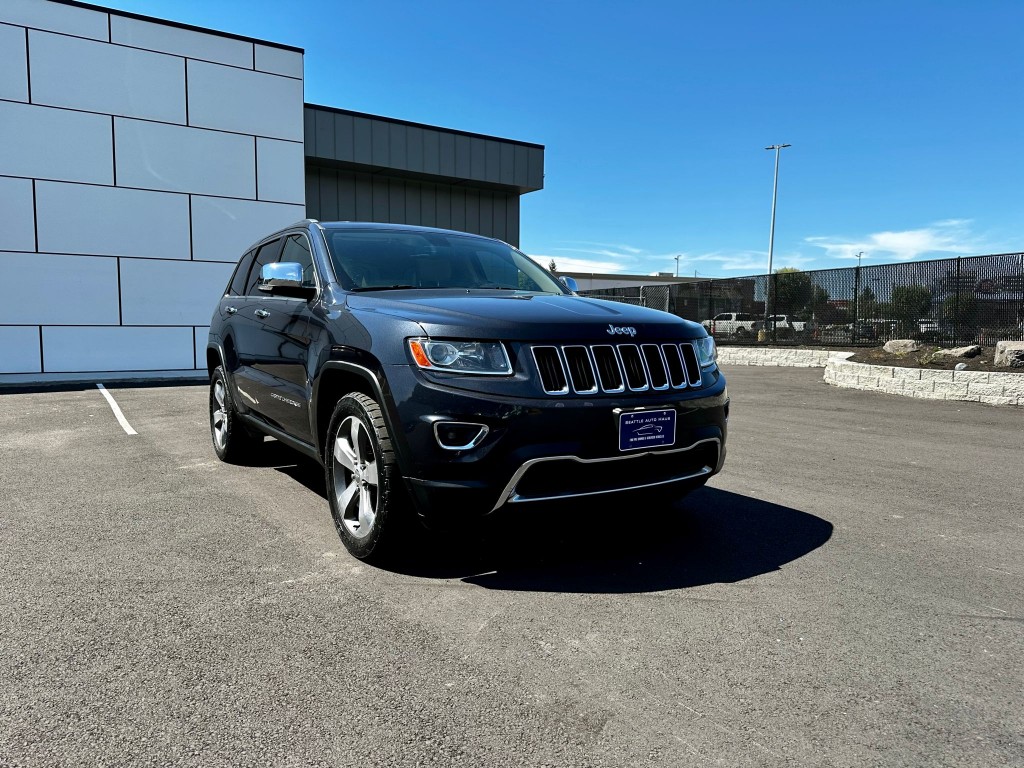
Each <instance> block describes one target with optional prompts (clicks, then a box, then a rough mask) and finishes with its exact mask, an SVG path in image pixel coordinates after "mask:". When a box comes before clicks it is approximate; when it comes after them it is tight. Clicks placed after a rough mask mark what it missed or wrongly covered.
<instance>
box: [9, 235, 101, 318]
mask: <svg viewBox="0 0 1024 768" xmlns="http://www.w3.org/2000/svg"><path fill="white" fill-rule="evenodd" d="M0 275H3V280H4V298H3V301H0V325H26V324H34V325H117V324H118V322H119V315H120V313H119V311H118V292H117V259H108V258H103V257H97V256H54V255H51V254H47V253H0Z"/></svg>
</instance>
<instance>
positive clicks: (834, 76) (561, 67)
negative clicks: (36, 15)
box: [106, 0, 1024, 276]
mask: <svg viewBox="0 0 1024 768" xmlns="http://www.w3.org/2000/svg"><path fill="white" fill-rule="evenodd" d="M106 4H107V5H109V6H111V7H115V8H121V9H124V10H129V11H134V12H136V13H144V14H148V15H153V16H158V17H161V18H167V19H173V20H176V21H182V22H185V23H190V24H197V25H200V26H206V27H211V28H215V29H223V30H226V31H230V32H235V33H238V34H245V35H250V36H252V37H258V38H265V39H270V40H276V41H278V42H283V43H288V44H291V45H297V46H301V47H303V48H305V49H306V100H307V101H310V102H313V103H319V104H327V105H330V106H336V107H343V108H346V109H353V110H357V111H361V112H369V113H373V114H380V115H386V116H389V117H396V118H401V119H405V120H412V121H417V122H423V123H429V124H434V125H441V126H445V127H450V128H458V129H462V130H467V131H474V132H478V133H485V134H493V135H497V136H505V137H508V138H514V139H521V140H524V141H532V142H537V143H540V144H544V145H545V146H546V148H547V151H546V164H545V189H544V190H542V191H540V192H534V193H532V194H530V195H527V196H525V197H524V198H523V205H522V242H521V245H522V248H523V250H525V251H526V252H527V253H529V254H531V255H533V256H535V257H536V258H537V259H538V260H543V261H544V263H545V264H546V263H547V261H548V259H549V258H554V259H555V261H556V262H557V263H558V266H559V268H560V269H562V270H570V269H579V270H581V271H607V272H630V273H640V274H646V273H650V272H655V271H668V272H671V271H674V270H675V264H676V262H675V259H674V257H675V256H676V255H681V257H682V258H681V259H680V262H679V263H680V274H690V275H692V274H694V273H696V274H699V275H701V276H735V275H743V274H754V273H759V272H764V271H765V270H766V268H767V252H768V229H769V219H770V213H771V193H772V172H773V163H774V160H773V153H772V152H766V151H765V150H764V147H766V146H768V145H769V144H775V143H789V144H792V145H793V146H792V147H791V148H789V149H785V150H783V152H782V157H781V166H780V174H779V197H778V215H777V221H776V232H775V259H774V266H775V267H776V268H778V267H785V266H793V267H799V268H801V269H820V268H826V267H832V266H849V265H850V264H852V263H853V262H852V261H851V260H850V257H851V256H852V255H853V254H855V253H856V252H858V251H863V252H864V254H865V255H864V263H865V264H883V263H892V262H897V261H906V260H912V259H927V258H941V257H945V256H949V255H954V254H972V255H973V254H982V253H999V252H1008V251H1020V250H1024V114H1022V113H1024V99H1022V96H1024V56H1021V55H1020V39H1021V35H1022V33H1024V2H1020V1H1019V0H1005V1H1000V0H975V1H974V2H967V1H966V0H956V1H951V0H931V1H930V2H914V1H912V0H906V1H905V2H900V0H888V1H887V2H875V1H874V0H858V1H857V2H840V1H839V0H834V1H833V0H817V1H816V2H812V1H807V2H787V1H786V0H774V1H773V2H767V1H765V2H753V1H747V2H739V1H733V2H730V1H728V0H721V1H719V2H707V0H703V1H702V2H632V3H622V2H619V3H609V2H582V1H581V2H557V1H551V2H533V1H532V0H521V1H520V2H516V3H490V2H479V1H477V2H470V1H465V2H463V1H457V0H436V1H435V2H388V0H374V1H372V2H371V1H370V0H348V1H345V2H328V1H321V0H308V1H304V0H290V1H288V2H286V1H285V0H277V2H269V1H268V0H218V2H209V1H208V0H112V1H111V2H108V3H106Z"/></svg>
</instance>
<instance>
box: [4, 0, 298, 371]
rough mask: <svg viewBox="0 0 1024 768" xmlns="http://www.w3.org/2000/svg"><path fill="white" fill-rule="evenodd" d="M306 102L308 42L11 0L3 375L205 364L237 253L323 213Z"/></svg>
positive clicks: (7, 1)
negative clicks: (313, 198) (311, 173)
mask: <svg viewBox="0 0 1024 768" xmlns="http://www.w3.org/2000/svg"><path fill="white" fill-rule="evenodd" d="M186 75H187V77H186ZM193 80H194V82H193ZM302 109H303V104H302V53H301V52H299V51H295V50H290V49H285V48H281V47H279V46H275V45H273V44H271V43H260V42H255V41H252V40H248V39H242V38H236V37H233V36H231V35H224V34H218V33H216V32H202V31H197V30H191V29H183V28H180V27H177V26H174V25H173V24H170V23H166V24H165V23H162V22H160V21H159V20H157V19H153V20H145V19H135V18H129V17H127V16H122V15H120V14H119V13H118V12H117V11H109V12H107V11H104V10H102V9H97V8H83V7H79V6H74V5H66V4H64V3H58V2H50V0H0V275H2V276H3V277H2V280H3V285H4V300H3V301H2V302H0V384H2V383H3V382H4V381H5V380H7V381H24V380H25V377H26V376H27V377H31V378H36V379H38V380H46V379H47V377H48V376H50V377H61V378H67V376H68V375H69V374H70V375H74V374H76V373H82V374H88V373H90V372H129V371H131V372H135V371H163V370H192V369H194V368H196V367H198V368H200V369H205V367H206V360H205V358H206V354H205V347H206V334H207V332H208V328H207V325H208V324H209V322H210V317H211V315H212V314H213V310H214V306H215V304H216V300H217V297H218V296H219V295H220V293H221V292H222V291H223V289H224V285H225V284H226V282H227V280H228V278H229V276H230V273H231V271H232V269H233V264H234V262H235V261H236V260H237V259H238V257H239V256H240V255H241V253H242V252H243V251H244V250H245V248H246V247H248V246H249V245H250V244H251V243H252V242H253V241H254V240H256V239H258V238H259V237H262V236H263V235H265V234H267V233H268V232H270V231H273V230H274V229H277V228H279V227H282V226H285V225H287V224H290V223H292V222H294V221H297V220H299V219H301V218H302V217H303V216H304V215H305V205H304V197H305V196H304V156H303V148H302V140H303V114H302ZM193 112H194V113H193ZM257 184H258V189H257ZM257 193H258V199H257ZM5 377H7V378H6V379H5Z"/></svg>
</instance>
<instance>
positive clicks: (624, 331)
mask: <svg viewBox="0 0 1024 768" xmlns="http://www.w3.org/2000/svg"><path fill="white" fill-rule="evenodd" d="M608 335H609V336H636V328H634V327H633V326H632V325H609V326H608Z"/></svg>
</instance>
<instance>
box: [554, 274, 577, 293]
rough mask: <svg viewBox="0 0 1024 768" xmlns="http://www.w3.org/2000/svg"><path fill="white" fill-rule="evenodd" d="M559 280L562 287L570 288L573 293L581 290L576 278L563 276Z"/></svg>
mask: <svg viewBox="0 0 1024 768" xmlns="http://www.w3.org/2000/svg"><path fill="white" fill-rule="evenodd" d="M558 279H559V280H561V281H562V285H564V286H565V287H566V288H568V289H569V290H570V291H572V292H573V293H576V291H578V290H579V289H580V287H579V284H577V282H576V278H575V277H569V276H568V275H562V276H561V277H560V278H558Z"/></svg>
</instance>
